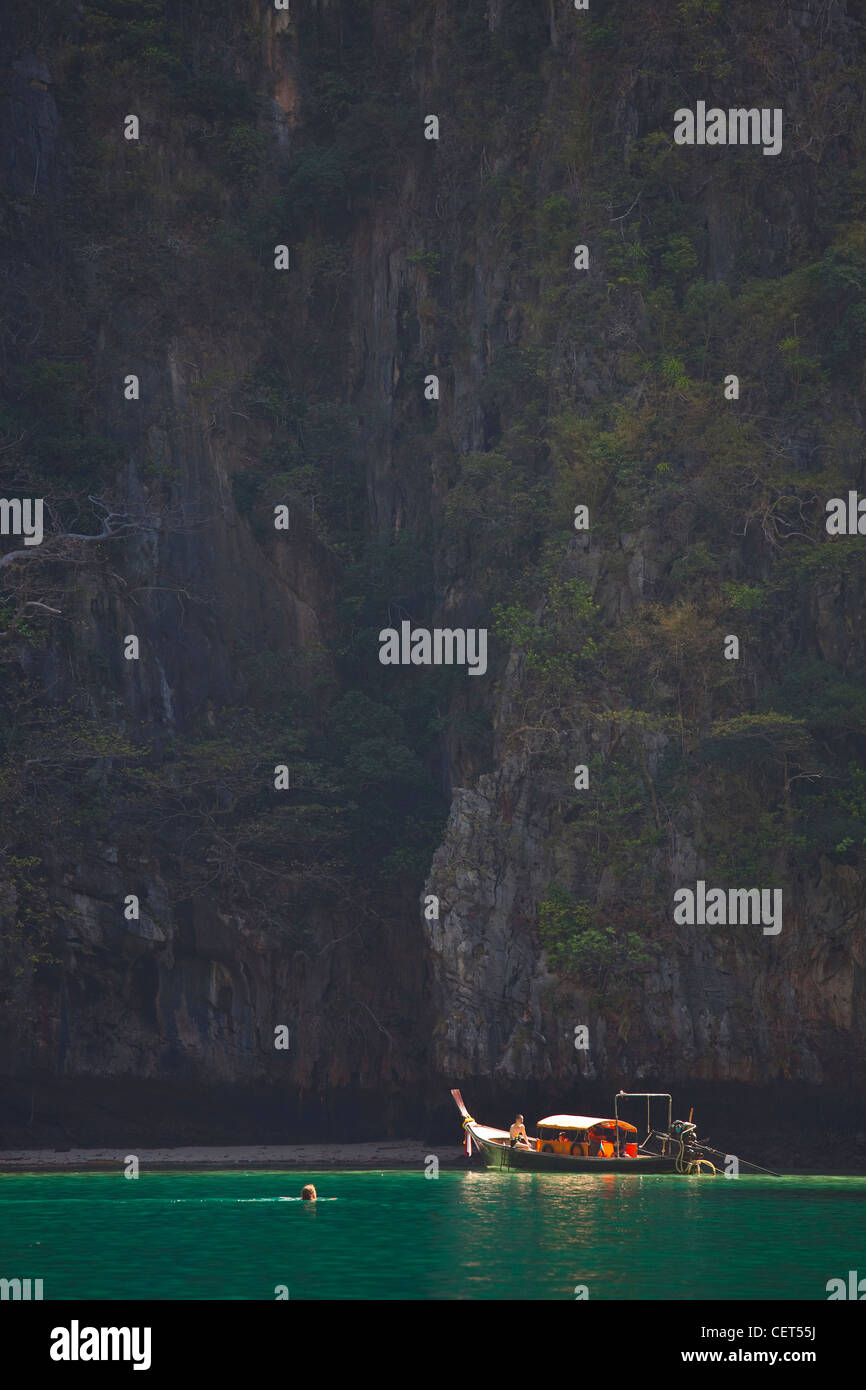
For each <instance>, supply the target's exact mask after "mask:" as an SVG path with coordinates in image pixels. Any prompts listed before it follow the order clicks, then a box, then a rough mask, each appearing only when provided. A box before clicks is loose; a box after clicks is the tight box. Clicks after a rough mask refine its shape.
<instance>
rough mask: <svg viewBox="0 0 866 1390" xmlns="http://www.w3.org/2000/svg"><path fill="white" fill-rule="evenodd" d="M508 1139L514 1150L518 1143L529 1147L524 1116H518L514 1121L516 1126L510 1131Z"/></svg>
mask: <svg viewBox="0 0 866 1390" xmlns="http://www.w3.org/2000/svg"><path fill="white" fill-rule="evenodd" d="M508 1137H509V1139H510V1140H511V1147H512V1149H513V1148H514V1145H515V1144H517V1143H520V1144H526V1145H527V1146H528V1145H529V1139H528V1137H527V1134H526V1126H525V1125H524V1123H523V1116H522V1115H518V1116H517V1119H516V1120H515V1121H514V1124H513V1125H512V1126H511V1128H510V1130H509V1131H508Z"/></svg>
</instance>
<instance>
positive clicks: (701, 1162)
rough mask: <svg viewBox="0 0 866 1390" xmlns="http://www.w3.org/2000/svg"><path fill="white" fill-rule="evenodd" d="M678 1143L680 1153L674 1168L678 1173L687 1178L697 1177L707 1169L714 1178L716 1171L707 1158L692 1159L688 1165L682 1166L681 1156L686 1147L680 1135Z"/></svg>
mask: <svg viewBox="0 0 866 1390" xmlns="http://www.w3.org/2000/svg"><path fill="white" fill-rule="evenodd" d="M679 1143H680V1151H679V1153H678V1154H677V1160H676V1168H677V1172H678V1173H685V1174H686V1175H687V1176H689V1175H695V1174H697V1175H699V1174H700V1173H701V1172H702V1171H703V1170H704V1168H709V1170H710V1172H711V1173H712V1175H713V1177H715V1176H716V1170H715V1168H714V1167H713V1164H712V1163H711V1162H710V1160H709V1159H708V1158H692V1159H690V1160H689V1162H688V1163H686V1164H684V1163H683V1154H684V1153H685V1148H686V1146H685V1143H684V1141H683V1137H682V1135H680V1139H679Z"/></svg>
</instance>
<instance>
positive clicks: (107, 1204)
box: [0, 1170, 866, 1300]
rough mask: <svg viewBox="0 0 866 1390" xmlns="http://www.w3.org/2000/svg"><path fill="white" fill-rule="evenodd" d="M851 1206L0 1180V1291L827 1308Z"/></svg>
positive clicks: (157, 1179) (753, 1185)
mask: <svg viewBox="0 0 866 1390" xmlns="http://www.w3.org/2000/svg"><path fill="white" fill-rule="evenodd" d="M305 1182H314V1183H315V1184H316V1187H317V1189H318V1192H319V1196H320V1199H322V1198H323V1199H326V1200H320V1201H319V1202H318V1203H316V1204H315V1205H311V1204H309V1203H306V1202H304V1203H302V1202H301V1201H299V1200H298V1199H297V1197H298V1194H299V1193H300V1190H301V1187H302V1185H303V1183H305ZM864 1200H866V1178H859V1177H858V1178H851V1177H836V1178H828V1177H788V1178H760V1177H741V1178H739V1179H737V1180H726V1179H723V1178H715V1179H714V1178H687V1177H677V1176H666V1175H661V1176H649V1175H645V1176H637V1175H633V1176H631V1175H619V1174H611V1175H601V1174H591V1175H570V1174H569V1175H567V1176H554V1175H549V1174H540V1173H493V1172H484V1171H478V1172H474V1171H470V1172H456V1171H448V1172H441V1173H440V1175H439V1177H438V1178H437V1179H429V1178H425V1176H424V1173H423V1170H422V1171H420V1172H419V1171H412V1172H404V1171H401V1172H386V1173H371V1172H325V1173H260V1172H250V1173H243V1172H226V1173H143V1174H142V1175H141V1176H140V1177H139V1178H138V1179H134V1180H131V1179H126V1178H124V1177H123V1176H122V1175H120V1174H104V1173H99V1174H90V1173H80V1174H75V1173H72V1174H65V1173H64V1174H54V1173H51V1174H39V1175H20V1174H14V1175H0V1278H3V1277H5V1278H15V1277H18V1278H27V1277H30V1278H34V1279H36V1278H41V1279H42V1280H43V1281H44V1297H45V1299H59V1298H66V1299H83V1298H96V1299H126V1298H135V1299H142V1298H160V1299H273V1298H275V1297H276V1294H275V1289H276V1287H277V1286H278V1285H284V1286H286V1288H287V1290H288V1296H289V1298H290V1299H353V1298H375V1299H397V1298H399V1299H403V1298H410V1299H435V1298H458V1299H478V1298H482V1299H508V1298H524V1299H526V1298H529V1299H574V1298H575V1286H576V1285H586V1286H587V1290H588V1296H589V1298H590V1299H623V1298H630V1299H702V1298H722V1299H768V1298H786V1299H819V1300H826V1298H827V1294H826V1284H827V1281H828V1279H832V1278H837V1277H841V1278H847V1273H848V1271H849V1270H851V1269H856V1270H859V1272H860V1275H861V1277H862V1276H864V1275H866V1205H864Z"/></svg>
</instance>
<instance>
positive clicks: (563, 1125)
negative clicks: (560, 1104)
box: [537, 1115, 637, 1134]
mask: <svg viewBox="0 0 866 1390" xmlns="http://www.w3.org/2000/svg"><path fill="white" fill-rule="evenodd" d="M617 1124H618V1125H619V1127H620V1129H627V1130H629V1132H630V1133H631V1134H637V1130H636V1129H635V1127H634V1125H627V1124H626V1122H625V1120H603V1119H598V1118H596V1119H593V1117H592V1116H591V1115H548V1117H547V1119H546V1120H539V1121H538V1125H537V1128H538V1129H594V1128H595V1126H596V1125H605V1126H606V1127H607V1128H613V1127H615V1126H616V1125H617Z"/></svg>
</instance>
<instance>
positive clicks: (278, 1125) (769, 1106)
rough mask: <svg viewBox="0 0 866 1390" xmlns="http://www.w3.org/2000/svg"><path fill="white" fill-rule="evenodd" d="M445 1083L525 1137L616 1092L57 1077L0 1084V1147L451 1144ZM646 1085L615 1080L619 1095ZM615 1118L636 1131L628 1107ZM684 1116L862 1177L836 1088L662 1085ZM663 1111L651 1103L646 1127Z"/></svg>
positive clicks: (785, 1159)
mask: <svg viewBox="0 0 866 1390" xmlns="http://www.w3.org/2000/svg"><path fill="white" fill-rule="evenodd" d="M450 1085H459V1086H460V1087H461V1089H462V1091H463V1097H464V1100H465V1102H466V1105H467V1107H468V1108H469V1110H470V1112H471V1113H472V1115H474V1116H475V1118H476V1119H478V1120H479V1121H481V1122H482V1123H485V1124H492V1125H496V1126H499V1127H502V1128H505V1127H507V1125H508V1124H509V1123H510V1122H511V1120H512V1119H513V1118H514V1116H515V1115H516V1114H517V1113H518V1112H520V1113H522V1114H523V1115H525V1117H526V1124H527V1128H528V1130H529V1132H530V1133H532V1132H533V1130H534V1126H535V1123H536V1121H537V1120H538V1119H540V1118H541V1117H542V1116H544V1115H548V1114H551V1113H559V1112H562V1111H567V1112H568V1113H575V1112H576V1113H580V1114H590V1115H604V1116H607V1115H610V1114H612V1113H613V1096H614V1092H615V1090H616V1089H617V1087H616V1086H611V1085H609V1084H604V1083H598V1082H593V1083H582V1084H580V1085H572V1086H568V1087H559V1088H558V1089H557V1088H555V1087H552V1086H551V1087H539V1086H520V1085H518V1084H508V1085H502V1084H498V1085H494V1084H491V1082H490V1081H489V1079H485V1078H478V1079H475V1080H472V1079H470V1080H468V1081H467V1080H465V1079H464V1078H462V1077H456V1078H454V1079H453V1080H451V1081H443V1082H442V1083H441V1085H440V1086H437V1087H436V1088H435V1089H433V1088H430V1087H427V1088H425V1089H424V1090H421V1089H419V1090H414V1091H409V1090H406V1089H403V1090H397V1089H394V1090H387V1089H384V1088H383V1089H382V1090H379V1091H377V1092H375V1093H373V1092H364V1091H357V1090H349V1089H332V1090H330V1091H327V1092H322V1093H319V1092H316V1093H307V1094H305V1095H298V1094H296V1093H293V1092H291V1091H289V1090H286V1091H285V1092H282V1093H281V1092H280V1091H277V1090H275V1089H274V1088H273V1087H269V1088H268V1087H255V1086H249V1087H244V1086H223V1087H218V1086H217V1087H214V1086H209V1087H208V1086H205V1085H199V1086H194V1085H191V1084H190V1085H179V1084H170V1083H167V1082H160V1081H143V1080H137V1079H135V1078H129V1077H125V1078H114V1079H106V1078H93V1077H69V1078H65V1079H58V1078H56V1077H53V1078H45V1077H43V1078H32V1079H23V1078H15V1079H5V1080H3V1081H0V1149H14V1148H57V1149H61V1150H62V1149H64V1148H89V1147H110V1148H114V1147H124V1146H129V1147H130V1149H131V1150H132V1149H134V1147H135V1146H136V1145H138V1146H139V1147H142V1148H161V1147H170V1146H173V1145H194V1144H202V1145H204V1144H227V1145H239V1144H300V1143H328V1142H331V1143H340V1142H346V1143H348V1142H364V1141H370V1140H381V1139H405V1138H406V1137H407V1136H419V1137H423V1138H424V1139H425V1140H429V1142H430V1143H431V1144H437V1143H438V1144H451V1145H453V1144H454V1143H459V1142H460V1117H459V1115H458V1113H457V1110H456V1109H455V1107H454V1105H453V1102H452V1101H451V1098H450V1095H449V1094H448V1092H449V1087H450ZM644 1085H645V1086H646V1087H647V1089H648V1090H651V1091H655V1090H659V1091H661V1090H663V1089H664V1084H663V1083H662V1082H656V1081H646V1082H637V1083H624V1084H623V1089H628V1090H631V1089H635V1090H637V1089H638V1088H639V1087H640V1086H644ZM631 1105H632V1109H631V1111H623V1112H622V1113H623V1114H624V1116H625V1118H628V1119H631V1120H632V1122H633V1123H635V1124H638V1125H640V1124H642V1123H643V1119H642V1115H645V1108H644V1109H643V1110H642V1108H641V1105H640V1103H638V1102H631ZM692 1106H693V1107H694V1110H695V1114H694V1120H695V1122H696V1124H697V1126H698V1132H699V1134H700V1137H701V1138H702V1139H703V1140H704V1141H705V1142H706V1143H709V1144H712V1145H713V1146H714V1147H716V1148H719V1149H721V1150H722V1151H723V1152H725V1153H730V1154H736V1155H738V1156H739V1157H741V1158H743V1159H752V1160H753V1161H754V1162H756V1163H761V1164H763V1165H765V1166H768V1167H770V1168H776V1169H781V1170H785V1171H791V1170H796V1169H800V1168H803V1169H805V1168H810V1169H817V1170H826V1171H834V1170H840V1169H846V1168H848V1169H852V1170H858V1169H861V1168H862V1169H863V1170H864V1171H866V1099H864V1097H863V1095H862V1093H858V1094H855V1093H854V1092H853V1091H848V1092H846V1091H843V1090H842V1089H841V1088H837V1089H830V1088H826V1087H825V1088H819V1087H815V1086H796V1085H793V1084H791V1083H787V1082H786V1083H784V1084H780V1085H778V1086H775V1087H750V1086H745V1085H737V1084H732V1083H725V1084H718V1083H717V1084H710V1083H707V1082H700V1083H694V1084H689V1083H688V1082H685V1083H683V1084H681V1085H680V1086H677V1087H675V1088H674V1106H673V1111H674V1118H675V1119H676V1118H680V1119H687V1118H688V1115H689V1110H690V1109H691V1107H692ZM663 1114H664V1110H663V1107H662V1104H661V1102H659V1110H658V1122H660V1121H661V1119H662V1117H663Z"/></svg>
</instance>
